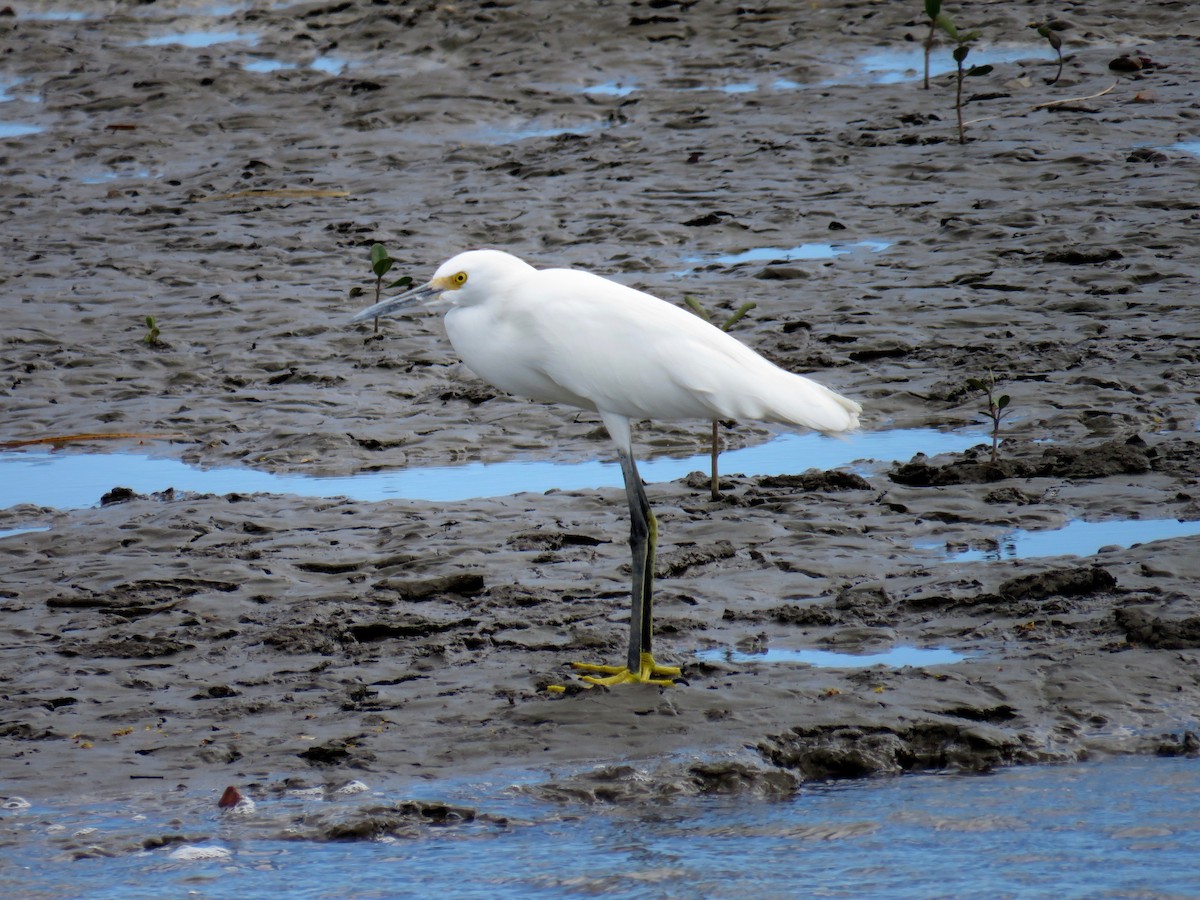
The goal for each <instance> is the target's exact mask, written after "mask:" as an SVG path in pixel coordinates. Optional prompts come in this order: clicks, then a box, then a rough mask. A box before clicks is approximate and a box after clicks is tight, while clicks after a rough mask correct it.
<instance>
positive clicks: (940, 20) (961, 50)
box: [934, 3, 992, 144]
mask: <svg viewBox="0 0 1200 900" xmlns="http://www.w3.org/2000/svg"><path fill="white" fill-rule="evenodd" d="M938 5H939V7H940V5H941V4H940V3H939V4H938ZM934 22H935V23H936V24H937V26H938V27H939V28H941V29H942V31H944V32H946V34H947V35H948V36H949V38H950V40H952V41H954V54H953V55H954V62H955V64H956V65H957V66H958V72H957V76H956V80H955V89H954V111H955V113H956V115H957V116H958V142H959V143H960V144H965V143H966V142H967V131H966V128H965V127H964V125H963V112H962V107H963V99H962V94H963V79H964V78H972V77H975V76H977V75H986V74H988V73H989V72H991V71H992V67H991V66H989V65H983V66H971V67H970V68H967V66H966V62H967V54H969V53H970V52H971V42H972V41H975V40H978V39H979V31H977V30H976V31H959V30H958V27H957V26H956V25H955V24H954V22H953V21H952V20H951V19H950V17H949V16H948V15H946V14H945V13H944V12H938V14H937V16H936V17H935V18H934Z"/></svg>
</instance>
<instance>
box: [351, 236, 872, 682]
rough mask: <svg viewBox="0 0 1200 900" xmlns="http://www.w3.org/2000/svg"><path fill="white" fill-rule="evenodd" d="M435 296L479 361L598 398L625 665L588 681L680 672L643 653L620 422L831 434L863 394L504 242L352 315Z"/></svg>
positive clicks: (642, 511) (530, 389)
mask: <svg viewBox="0 0 1200 900" xmlns="http://www.w3.org/2000/svg"><path fill="white" fill-rule="evenodd" d="M434 297H440V299H442V300H444V301H447V302H448V303H449V304H450V309H449V311H448V312H447V313H446V333H447V334H448V335H449V337H450V342H451V343H452V344H453V345H454V348H455V350H457V351H458V353H459V355H460V356H461V357H462V360H463V362H464V363H466V364H467V366H469V367H470V368H471V370H472V371H474V372H475V374H477V375H478V376H479V377H480V378H483V379H484V380H485V381H488V382H491V383H492V384H493V385H495V386H496V387H498V388H500V389H501V390H503V391H506V392H508V393H510V394H516V395H518V396H522V397H527V398H530V399H533V400H543V401H551V402H556V403H564V404H567V405H569V406H576V407H579V408H581V409H589V410H595V411H596V412H598V413H599V414H600V416H601V418H602V419H603V421H604V424H605V426H606V427H607V428H608V431H609V434H610V435H611V436H612V438H613V441H614V442H615V443H616V445H617V451H618V455H619V457H620V459H621V466H622V472H623V474H624V476H625V487H626V492H627V494H628V496H629V502H630V513H631V516H632V520H633V526H632V536H631V539H630V543H631V545H633V550H634V586H633V605H634V613H633V624H632V626H631V636H630V651H629V665H628V666H627V667H621V668H620V669H617V670H611V667H599V668H600V669H601V670H603V671H610V670H611V671H613V678H609V679H590V680H593V681H603V682H604V683H611V682H614V681H628V680H633V681H656V682H661V681H662V679H658V678H656V677H654V676H657V675H661V674H664V673H666V674H668V675H669V674H672V673H674V674H678V670H673V669H671V668H670V667H661V666H657V665H655V664H654V662H653V659H652V658H651V656H650V588H651V581H652V579H653V571H654V544H655V538H656V534H657V525H656V522H655V520H654V516H653V513H652V512H651V511H650V508H649V504H648V502H647V501H646V499H645V492H644V490H643V488H642V484H641V479H640V478H639V477H638V475H637V467H636V465H635V463H634V461H633V447H632V441H631V435H630V422H631V421H637V420H639V419H666V420H673V419H701V420H711V419H758V420H762V421H767V422H778V423H781V424H786V425H799V426H803V427H805V428H811V429H814V430H816V431H822V432H826V433H838V432H845V431H849V430H852V429H854V428H857V427H858V417H859V413H860V412H861V411H862V407H861V406H859V404H858V403H856V402H855V401H853V400H850V399H847V398H846V397H842V396H840V395H839V394H836V393H834V392H833V391H831V390H829V388H827V387H825V386H824V385H821V384H818V383H817V382H815V381H812V380H811V379H808V378H805V377H804V376H802V375H796V374H793V373H791V372H787V371H784V370H783V369H781V368H779V367H778V366H776V365H774V364H773V363H771V362H769V361H768V360H766V359H764V358H763V357H761V356H759V355H758V354H757V353H755V352H754V351H753V350H751V349H750V348H749V347H747V346H746V345H745V344H743V343H741V342H740V341H738V340H737V339H736V338H733V337H731V336H730V335H728V334H726V333H725V332H723V331H721V330H720V329H718V328H715V327H713V326H712V325H710V324H709V323H707V322H705V321H703V320H702V319H700V318H699V317H697V316H694V315H692V314H691V313H689V312H687V311H685V310H683V309H680V308H679V307H677V306H673V305H671V304H670V303H666V302H665V301H663V300H660V299H658V298H657V297H653V296H651V295H650V294H646V293H643V292H642V291H637V290H634V289H633V288H629V287H625V286H624V285H620V284H617V283H616V282H614V281H609V280H608V279H606V278H601V277H599V276H598V275H592V274H590V273H588V272H581V271H577V270H574V269H543V270H538V269H535V268H533V267H532V266H530V265H529V264H528V263H526V262H524V261H522V260H520V259H518V258H517V257H515V256H513V255H511V254H509V253H504V252H503V251H500V250H470V251H467V252H466V253H460V254H458V255H457V256H455V257H453V258H452V259H450V260H448V261H447V262H445V263H443V264H442V265H441V266H440V267H439V268H438V270H437V272H436V273H434V276H433V278H432V279H431V280H430V281H429V283H428V284H425V285H422V286H421V287H418V288H414V289H412V290H410V291H408V292H406V293H404V294H401V295H399V296H397V297H394V298H392V299H390V300H384V301H383V302H381V303H378V304H376V305H375V306H372V307H370V308H369V309H365V310H363V311H362V312H360V313H358V314H357V315H356V316H355V317H354V321H363V320H364V319H369V318H373V317H377V316H381V315H386V314H388V313H391V312H394V311H396V310H398V309H402V308H404V307H407V306H411V305H412V304H413V303H416V302H419V301H422V300H426V299H430V298H434ZM639 620H640V622H639ZM591 668H597V667H591Z"/></svg>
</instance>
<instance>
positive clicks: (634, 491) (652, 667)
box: [575, 450, 680, 685]
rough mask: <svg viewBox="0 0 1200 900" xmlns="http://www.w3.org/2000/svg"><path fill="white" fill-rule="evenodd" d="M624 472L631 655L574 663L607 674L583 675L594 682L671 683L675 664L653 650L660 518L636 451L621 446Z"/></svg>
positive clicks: (677, 673) (675, 670) (675, 675)
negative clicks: (602, 662) (614, 661)
mask: <svg viewBox="0 0 1200 900" xmlns="http://www.w3.org/2000/svg"><path fill="white" fill-rule="evenodd" d="M619 454H620V459H621V474H622V475H623V476H624V477H625V495H626V497H627V498H628V500H629V549H630V550H631V551H632V553H633V563H632V568H633V586H632V591H631V597H632V599H631V605H630V610H629V656H628V658H627V661H626V663H627V664H626V665H625V666H623V667H622V666H595V665H590V664H586V663H575V667H576V668H577V669H583V670H586V671H589V672H599V673H602V674H603V675H604V676H606V677H595V676H584V680H585V681H590V682H592V683H593V684H604V685H612V684H620V683H622V682H627V681H634V682H643V683H650V684H661V685H668V684H671V683H673V682H672V680H673V679H674V678H675V677H677V676H678V675H679V674H680V671H679V669H678V668H676V667H674V666H660V665H658V664H657V663H656V662H655V661H654V656H653V655H652V654H651V644H652V642H653V638H654V614H653V611H654V552H655V548H656V547H657V546H658V520H657V519H656V518H655V517H654V511H653V510H652V509H651V508H650V501H649V500H648V499H647V498H646V489H645V488H644V487H642V479H641V476H640V475H638V470H637V463H635V462H634V460H633V454H631V453H629V452H628V451H626V450H620V451H619Z"/></svg>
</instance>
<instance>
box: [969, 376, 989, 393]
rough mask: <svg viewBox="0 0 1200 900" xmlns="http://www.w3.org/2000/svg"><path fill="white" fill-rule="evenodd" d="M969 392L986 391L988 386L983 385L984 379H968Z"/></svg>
mask: <svg viewBox="0 0 1200 900" xmlns="http://www.w3.org/2000/svg"><path fill="white" fill-rule="evenodd" d="M967 390H971V391H986V390H987V385H986V384H984V383H983V379H981V378H968V379H967Z"/></svg>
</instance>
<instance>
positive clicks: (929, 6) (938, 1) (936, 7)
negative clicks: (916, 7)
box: [925, 0, 942, 90]
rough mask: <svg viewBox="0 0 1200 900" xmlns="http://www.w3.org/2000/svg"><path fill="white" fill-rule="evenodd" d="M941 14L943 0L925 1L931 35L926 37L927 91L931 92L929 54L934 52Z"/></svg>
mask: <svg viewBox="0 0 1200 900" xmlns="http://www.w3.org/2000/svg"><path fill="white" fill-rule="evenodd" d="M941 14H942V0H925V15H927V16H928V17H929V34H927V35H925V90H929V54H930V53H932V52H933V38H934V35H935V34H936V33H937V27H938V21H937V20H938V16H940V15H941Z"/></svg>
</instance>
